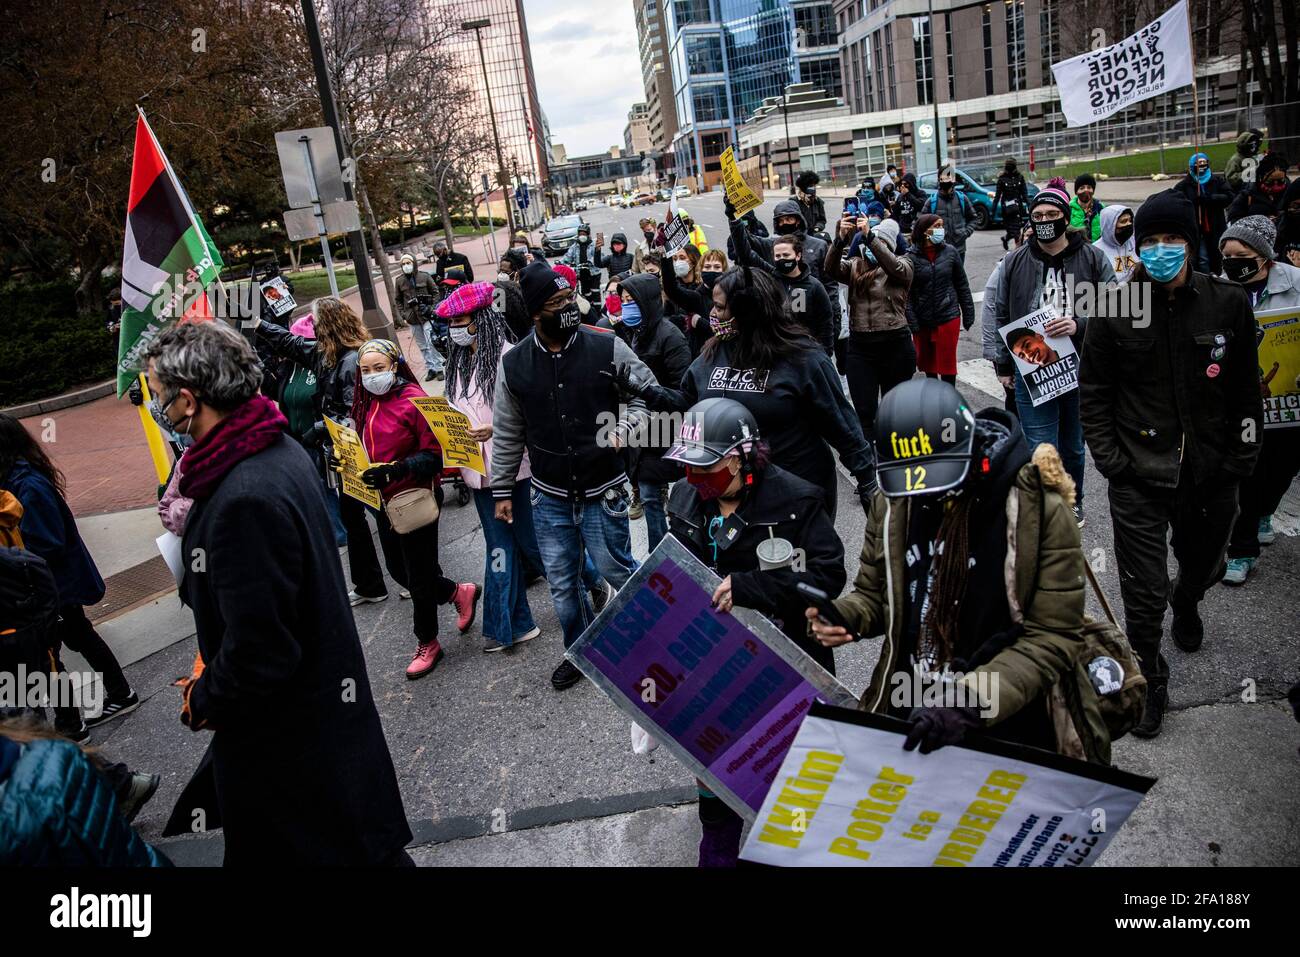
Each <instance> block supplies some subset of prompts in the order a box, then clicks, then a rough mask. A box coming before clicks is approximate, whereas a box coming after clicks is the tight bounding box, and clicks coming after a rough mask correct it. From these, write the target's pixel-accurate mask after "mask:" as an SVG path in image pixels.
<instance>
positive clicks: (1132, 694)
mask: <svg viewBox="0 0 1300 957" xmlns="http://www.w3.org/2000/svg"><path fill="white" fill-rule="evenodd" d="M1083 567H1084V570H1085V571H1086V572H1087V573H1088V583H1089V584H1090V585H1092V591H1093V594H1095V595H1096V596H1097V601H1099V602H1101V607H1102V610H1103V611H1104V612H1105V614H1106V619H1105V620H1104V621H1095V620H1093V619H1092V618H1091V617H1090V616H1088V615H1084V617H1083V653H1082V654H1081V655H1080V656H1079V662H1080V664H1081V665H1083V667H1084V669H1085V671H1086V672H1087V675H1088V681H1089V686H1090V687H1091V688H1092V691H1093V693H1094V694H1095V695H1096V696H1097V707H1098V710H1100V712H1101V717H1102V720H1103V721H1105V722H1106V730H1107V731H1109V732H1110V739H1111V741H1112V742H1113V741H1118V740H1119V739H1120V738H1122V737H1124V735H1126V734H1128V733H1129V732H1130V731H1132V730H1133V727H1134V726H1135V725H1136V724H1137V723H1138V721H1140V720H1141V719H1142V709H1143V707H1144V706H1145V704H1146V697H1147V679H1146V678H1144V677H1143V676H1142V669H1141V667H1140V665H1139V662H1138V656H1137V655H1136V654H1135V653H1134V651H1133V646H1132V645H1131V644H1129V640H1128V636H1127V635H1125V634H1124V630H1123V629H1122V628H1120V626H1119V622H1118V621H1116V619H1115V612H1114V611H1112V610H1111V607H1110V602H1108V601H1107V600H1106V594H1105V592H1103V591H1102V590H1101V585H1100V584H1098V582H1097V576H1096V575H1094V574H1093V572H1092V566H1091V565H1089V564H1088V563H1087V562H1086V561H1085V562H1084V563H1083ZM1080 690H1081V691H1085V692H1086V689H1080Z"/></svg>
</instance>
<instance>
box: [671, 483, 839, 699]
mask: <svg viewBox="0 0 1300 957" xmlns="http://www.w3.org/2000/svg"><path fill="white" fill-rule="evenodd" d="M719 514H721V513H720V512H719V510H718V503H717V502H716V501H715V502H701V501H700V497H699V495H698V494H696V492H695V489H693V488H692V487H691V485H690V483H689V482H678V483H677V484H676V485H674V486H673V490H672V493H671V494H670V495H669V497H668V531H669V532H671V533H672V534H673V536H674V537H675V538H676V539H677V540H678V541H680V542H681V543H682V544H683V545H685V546H686V548H687V549H689V550H690V552H691V553H692V554H693V555H694V556H695V557H696V558H698V559H699V560H700V561H701V562H703V563H704V564H705V565H708V566H709V567H710V568H711V569H713V570H714V571H715V572H716V573H717V574H718V575H720V576H722V577H723V578H726V577H727V576H728V575H730V576H731V591H732V597H733V598H734V600H735V603H736V604H737V605H739V606H741V607H743V608H753V609H754V610H755V611H758V612H760V613H762V614H763V615H766V616H767V617H768V618H770V619H772V620H773V622H775V623H776V625H777V627H778V628H780V629H781V631H782V632H784V633H785V635H786V636H787V637H788V638H789V639H790V640H791V641H793V642H794V643H795V644H796V645H798V646H799V647H800V648H801V649H803V651H805V652H806V653H807V654H808V655H809V656H810V657H811V658H812V659H813V660H814V661H816V662H817V663H818V664H819V665H821V666H822V667H823V668H825V669H826V670H827V671H829V672H830V673H831V674H834V673H835V657H834V655H833V654H832V653H831V649H829V648H825V647H823V646H822V645H821V644H819V643H818V642H816V641H814V640H813V639H812V638H811V637H809V636H808V633H807V632H808V629H807V627H806V619H805V618H804V609H805V608H807V607H808V602H807V601H806V600H805V599H804V598H803V596H801V595H800V594H799V592H798V591H796V590H795V583H796V582H804V583H806V584H809V585H812V586H813V587H815V588H820V589H821V590H822V591H824V592H826V594H828V595H830V596H831V597H832V598H835V597H836V596H838V595H839V593H840V592H842V591H843V590H844V584H845V582H846V581H847V580H848V576H847V575H846V573H845V571H844V544H843V543H842V542H841V541H840V538H839V536H838V535H837V534H836V533H835V526H834V525H833V524H832V523H831V519H830V516H829V515H827V514H826V509H825V508H824V507H823V506H822V494H821V489H819V488H817V487H816V486H815V485H812V484H811V483H809V482H806V481H804V480H803V479H801V478H799V477H798V476H795V475H792V474H791V473H789V472H787V471H786V470H785V469H782V468H780V467H779V466H776V465H768V466H767V467H766V468H764V469H762V470H761V471H759V472H757V473H755V475H754V484H753V486H752V487H751V488H750V489H749V491H748V492H746V493H745V497H744V499H743V500H742V502H741V504H740V507H739V508H737V509H736V515H739V516H740V519H741V520H742V521H743V522H744V523H745V524H744V529H743V530H742V531H741V533H740V535H739V536H738V537H737V538H736V539H735V540H734V541H733V542H731V544H729V545H728V546H727V547H726V548H725V549H723V548H720V549H718V552H717V558H716V559H715V558H714V549H713V545H712V544H711V542H710V540H709V535H708V529H709V521H710V519H713V518H716V517H717V516H718V515H719ZM773 534H774V535H775V536H776V537H777V538H784V539H785V540H786V541H788V542H789V543H790V544H791V545H793V546H794V547H795V548H796V549H801V550H802V556H801V558H802V561H801V563H800V565H801V567H802V569H803V570H802V571H795V570H794V569H793V568H779V569H773V570H770V571H763V570H761V569H760V568H759V565H758V545H759V543H760V542H762V541H764V540H765V539H767V538H768V537H769V535H773ZM796 555H799V553H798V552H796Z"/></svg>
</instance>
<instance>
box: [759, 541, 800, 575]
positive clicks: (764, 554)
mask: <svg viewBox="0 0 1300 957" xmlns="http://www.w3.org/2000/svg"><path fill="white" fill-rule="evenodd" d="M756 552H757V554H758V567H759V568H761V569H762V570H763V571H765V572H770V571H772V570H773V569H777V568H788V567H789V566H790V565H791V564H793V562H794V546H793V545H791V544H790V543H789V542H788V541H786V540H785V539H784V538H775V537H773V538H765V539H763V541H761V542H759V544H758V548H757V549H756Z"/></svg>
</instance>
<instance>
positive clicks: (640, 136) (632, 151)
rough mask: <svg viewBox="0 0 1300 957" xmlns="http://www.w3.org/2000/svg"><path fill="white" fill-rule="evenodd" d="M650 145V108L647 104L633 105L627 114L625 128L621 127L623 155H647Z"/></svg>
mask: <svg viewBox="0 0 1300 957" xmlns="http://www.w3.org/2000/svg"><path fill="white" fill-rule="evenodd" d="M652 148H653V147H652V146H651V144H650V106H649V104H647V103H633V104H632V109H630V110H628V112H627V126H625V127H623V153H624V154H625V155H632V156H635V155H636V154H638V153H649V152H650V150H651V149H652Z"/></svg>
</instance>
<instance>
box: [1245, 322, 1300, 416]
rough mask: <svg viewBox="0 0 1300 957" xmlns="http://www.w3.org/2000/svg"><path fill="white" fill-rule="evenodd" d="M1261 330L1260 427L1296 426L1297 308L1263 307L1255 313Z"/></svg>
mask: <svg viewBox="0 0 1300 957" xmlns="http://www.w3.org/2000/svg"><path fill="white" fill-rule="evenodd" d="M1255 321H1256V322H1257V323H1259V328H1260V330H1261V331H1263V333H1264V338H1263V339H1262V340H1261V341H1260V344H1259V376H1260V385H1261V390H1262V392H1263V393H1264V428H1266V429H1286V428H1297V427H1300V310H1297V309H1265V310H1262V311H1260V312H1257V313H1255Z"/></svg>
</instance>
